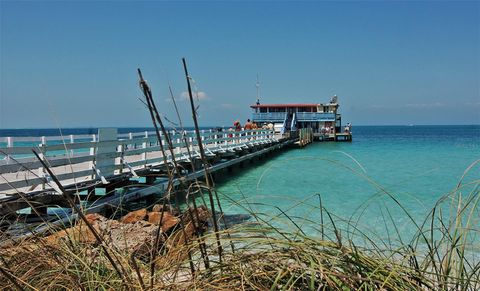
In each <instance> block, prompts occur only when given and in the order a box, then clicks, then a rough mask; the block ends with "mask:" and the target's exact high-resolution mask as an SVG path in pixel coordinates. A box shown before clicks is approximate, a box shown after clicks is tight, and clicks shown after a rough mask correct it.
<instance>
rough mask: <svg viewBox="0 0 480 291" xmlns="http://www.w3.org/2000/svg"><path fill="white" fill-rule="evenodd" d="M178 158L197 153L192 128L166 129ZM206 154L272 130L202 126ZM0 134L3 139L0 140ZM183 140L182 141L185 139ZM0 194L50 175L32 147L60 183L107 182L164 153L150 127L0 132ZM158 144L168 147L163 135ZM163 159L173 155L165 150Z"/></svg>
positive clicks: (266, 136) (34, 185) (39, 185)
mask: <svg viewBox="0 0 480 291" xmlns="http://www.w3.org/2000/svg"><path fill="white" fill-rule="evenodd" d="M168 134H169V137H170V140H171V141H172V147H173V152H174V155H175V157H176V159H177V160H179V161H182V160H183V161H185V160H188V159H189V156H188V152H187V147H188V149H189V150H190V152H191V155H192V156H193V158H196V157H198V156H199V155H200V154H199V152H198V141H197V140H196V138H195V132H194V131H184V132H178V131H171V132H168ZM200 136H201V139H202V143H203V144H204V147H205V149H206V152H207V154H210V155H213V154H215V153H218V152H222V151H223V152H224V151H233V150H234V149H235V148H239V147H242V146H245V145H246V144H252V143H254V144H255V143H269V142H272V141H275V140H276V139H277V138H278V136H277V137H276V136H275V133H274V131H271V130H263V129H260V130H246V131H233V132H232V131H214V130H201V132H200ZM2 139H3V140H2ZM185 141H186V142H185ZM0 142H1V143H0V197H1V194H10V193H15V192H17V191H22V192H29V191H34V190H38V189H44V188H45V187H47V186H46V184H47V183H48V182H49V179H50V177H48V175H47V174H46V171H45V169H43V168H42V164H41V163H40V162H39V161H38V160H37V159H36V158H34V156H33V153H32V150H36V151H37V152H38V153H39V154H40V157H41V158H43V159H45V160H47V161H48V163H49V167H51V169H52V170H53V172H54V173H55V175H56V176H57V178H58V179H59V180H60V181H61V182H62V184H66V185H72V184H77V183H79V182H83V181H88V180H100V181H102V182H103V183H106V182H107V181H106V179H105V178H108V177H112V176H115V175H122V174H124V173H129V174H132V175H136V173H135V171H138V170H142V169H147V168H149V167H154V166H158V165H161V164H163V161H164V157H163V155H162V153H161V151H160V145H159V142H158V140H157V137H156V135H155V134H154V133H153V132H141V133H138V132H137V133H130V134H118V133H117V129H115V128H105V129H99V132H98V134H95V135H76V136H74V135H70V136H65V137H15V138H13V137H4V138H1V137H0ZM161 143H162V145H163V146H164V147H165V149H168V145H167V143H166V141H165V137H164V136H163V135H162V139H161ZM166 158H167V160H168V162H170V161H171V160H172V156H171V154H170V151H169V150H167V151H166Z"/></svg>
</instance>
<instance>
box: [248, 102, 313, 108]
mask: <svg viewBox="0 0 480 291" xmlns="http://www.w3.org/2000/svg"><path fill="white" fill-rule="evenodd" d="M318 105H319V104H315V103H299V104H260V105H257V104H255V105H250V107H251V108H285V107H315V108H316V107H317V106H318Z"/></svg>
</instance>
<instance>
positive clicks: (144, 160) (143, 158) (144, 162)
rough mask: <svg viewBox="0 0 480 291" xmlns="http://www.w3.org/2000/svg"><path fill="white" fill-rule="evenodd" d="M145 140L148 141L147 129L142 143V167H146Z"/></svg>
mask: <svg viewBox="0 0 480 291" xmlns="http://www.w3.org/2000/svg"><path fill="white" fill-rule="evenodd" d="M147 141H148V131H145V141H144V142H143V143H142V149H143V150H144V152H143V153H142V160H143V167H144V168H146V167H147Z"/></svg>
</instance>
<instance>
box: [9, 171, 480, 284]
mask: <svg viewBox="0 0 480 291" xmlns="http://www.w3.org/2000/svg"><path fill="white" fill-rule="evenodd" d="M472 167H473V165H472ZM469 170H470V169H467V171H466V173H467V172H468V171H469ZM479 184H480V182H479V181H471V182H468V183H465V184H464V183H463V181H462V180H461V181H459V183H458V186H457V187H456V188H455V189H454V191H452V192H451V193H448V194H447V195H445V196H443V197H442V198H440V199H439V200H438V202H437V204H436V205H435V206H434V207H433V208H432V210H431V211H430V213H428V215H427V216H426V217H425V218H424V220H423V221H415V220H414V219H413V218H412V217H410V219H411V220H412V221H413V222H414V225H415V227H416V228H417V229H416V235H415V236H414V237H413V239H409V240H407V241H405V242H404V243H403V244H400V245H398V244H397V245H393V244H391V243H387V242H384V243H373V241H372V240H370V238H369V237H368V235H367V234H366V233H363V232H361V231H356V232H354V233H355V235H356V236H357V237H359V238H360V239H362V241H364V243H362V244H357V243H355V240H353V239H352V237H351V236H350V235H345V234H346V233H349V232H350V233H351V230H349V229H348V228H350V229H351V228H355V227H356V226H354V225H352V224H355V223H354V222H351V221H350V223H351V225H347V227H346V226H345V223H344V222H345V221H349V220H342V223H338V222H339V220H338V218H337V217H336V216H334V215H333V214H332V213H330V212H329V211H328V209H325V208H324V207H323V206H322V203H321V197H320V196H319V204H318V206H317V211H319V214H320V216H321V217H322V220H321V221H319V222H317V225H316V228H317V229H318V231H319V235H313V236H312V235H307V234H306V233H305V232H304V231H303V230H302V227H301V225H303V223H310V224H311V223H312V222H311V221H307V222H302V221H301V219H300V218H298V217H290V216H289V215H288V214H287V213H286V212H285V211H282V210H281V209H277V210H280V215H269V214H266V213H255V212H253V211H252V209H251V207H250V205H249V204H248V203H244V201H231V203H234V204H236V205H237V206H238V207H242V208H243V209H245V211H248V212H250V215H251V216H252V219H251V220H249V221H248V222H246V223H242V224H238V225H232V226H230V227H229V228H222V229H221V230H219V231H218V232H217V233H215V232H213V231H209V232H207V233H205V234H202V237H201V238H197V239H192V240H190V241H186V242H185V243H180V244H177V245H175V246H172V245H169V246H168V247H167V246H166V245H164V246H162V247H161V248H160V249H159V250H158V252H152V253H155V256H154V257H150V258H146V259H145V258H143V259H141V258H140V259H139V258H138V257H136V256H135V254H132V253H128V252H119V250H117V249H115V247H114V246H113V245H111V244H109V242H107V241H97V242H96V243H93V244H91V243H90V244H86V243H84V242H82V240H81V239H79V237H78V236H75V235H73V234H69V235H68V236H67V239H65V240H61V241H59V242H58V243H56V244H47V243H45V241H44V240H43V239H42V238H39V237H36V236H31V237H29V238H26V239H24V240H22V241H16V242H15V243H11V245H10V246H8V245H4V246H3V247H2V249H1V252H0V272H1V275H0V285H1V286H4V288H6V289H20V290H192V289H198V290H227V289H229V290H478V289H479V288H480V271H479V270H480V260H479V256H478V254H479V251H480V250H479V249H478V246H479V237H478V232H479V228H478V215H479V212H478V203H479V199H480V195H479ZM202 187H204V186H202ZM200 188H201V187H200ZM189 189H191V191H194V192H196V193H197V192H198V189H193V188H189ZM467 189H468V192H466V194H464V193H465V191H466V190H467ZM220 195H221V194H220ZM223 198H228V197H223ZM392 199H394V197H393V196H392ZM398 203H399V207H401V203H400V202H398ZM405 211H406V210H405ZM277 213H278V211H277ZM405 215H406V216H408V212H405ZM385 217H388V215H386V216H385ZM218 219H219V220H220V218H218ZM385 219H388V218H385ZM279 225H283V226H279ZM287 225H288V226H289V227H286V226H287ZM175 235H177V234H175V233H174V234H171V236H175ZM398 235H400V234H398ZM362 236H363V237H362ZM218 238H220V243H221V245H222V246H223V248H222V253H221V254H219V251H218V248H217V239H218ZM166 239H167V240H168V239H173V238H166ZM369 241H371V242H372V243H370V244H369V243H368V242H369ZM99 245H103V246H104V248H100V247H99ZM230 245H232V246H233V247H232V248H230V247H229V246H230ZM206 257H207V260H208V264H207V263H206ZM152 260H154V261H155V264H154V266H155V270H154V271H153V272H152V270H151V266H152V264H151V262H152ZM112 262H113V263H112Z"/></svg>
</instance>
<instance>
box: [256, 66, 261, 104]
mask: <svg viewBox="0 0 480 291" xmlns="http://www.w3.org/2000/svg"><path fill="white" fill-rule="evenodd" d="M255 87H257V105H260V81H259V80H258V73H257V83H255Z"/></svg>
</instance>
